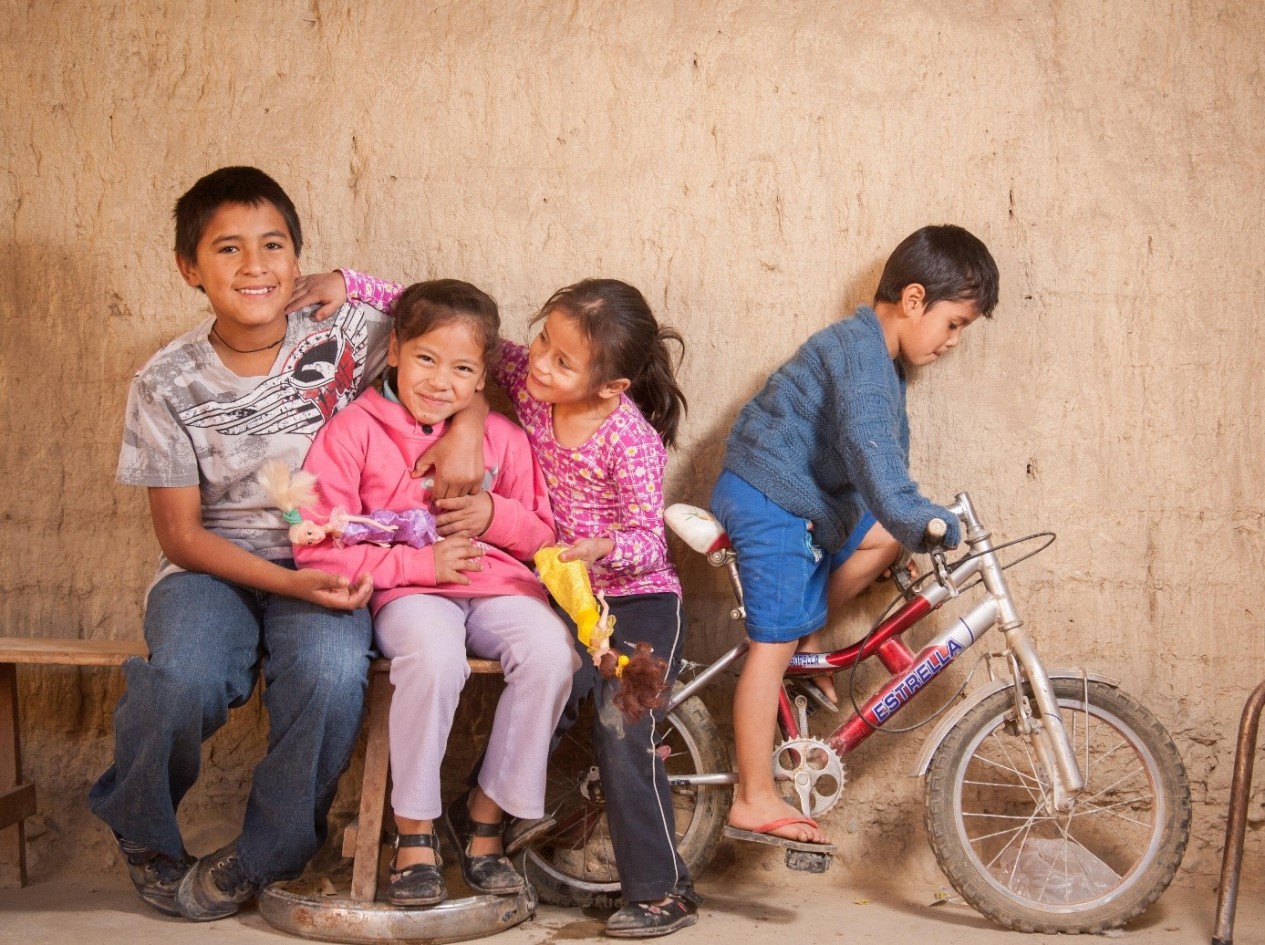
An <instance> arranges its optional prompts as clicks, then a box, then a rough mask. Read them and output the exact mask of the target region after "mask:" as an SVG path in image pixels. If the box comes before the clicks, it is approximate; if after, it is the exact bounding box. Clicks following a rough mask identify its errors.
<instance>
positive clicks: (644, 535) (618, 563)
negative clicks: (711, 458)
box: [342, 269, 681, 596]
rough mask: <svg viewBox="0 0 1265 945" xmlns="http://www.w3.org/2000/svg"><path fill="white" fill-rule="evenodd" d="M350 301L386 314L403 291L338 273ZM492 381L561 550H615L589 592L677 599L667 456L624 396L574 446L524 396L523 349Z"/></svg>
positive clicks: (507, 351) (516, 348) (512, 351)
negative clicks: (544, 489) (603, 544)
mask: <svg viewBox="0 0 1265 945" xmlns="http://www.w3.org/2000/svg"><path fill="white" fill-rule="evenodd" d="M342 274H343V279H344V281H345V282H346V283H347V296H348V298H349V299H354V300H358V301H361V302H365V303H367V304H369V305H372V306H373V307H374V308H376V309H378V310H379V311H382V312H389V311H390V309H391V306H393V305H394V304H395V300H396V299H397V298H398V297H399V295H400V292H401V291H402V287H401V286H399V285H397V284H395V283H392V282H385V281H383V280H381V279H376V278H374V277H372V276H366V275H363V274H361V273H358V272H354V271H352V270H349V269H344V270H342ZM492 373H493V376H494V377H495V378H496V380H497V382H498V383H499V384H500V385H501V386H502V387H504V388H505V390H506V392H507V393H508V394H509V395H510V398H511V400H512V401H513V403H514V409H515V412H516V413H517V414H518V419H519V422H520V423H522V425H523V429H524V430H526V432H527V439H528V440H529V441H530V443H531V446H532V450H533V451H534V452H535V454H536V461H537V462H538V463H539V464H540V468H541V470H542V471H543V472H544V474H545V482H546V484H547V485H548V488H549V501H550V504H551V505H552V506H553V514H554V520H555V522H556V524H557V527H558V537H559V539H560V540H561V541H563V542H564V543H566V544H571V543H573V542H575V541H578V540H580V539H581V538H600V537H606V538H609V539H611V541H613V542H614V543H615V547H614V549H613V550H612V551H611V553H610V554H609V555H607V556H606V557H605V558H602V559H600V560H599V561H598V562H597V563H596V564H594V565H593V567H592V568H591V569H590V576H591V578H592V581H593V589H594V590H596V591H605V592H606V593H607V594H609V595H612V596H614V595H625V594H656V593H663V592H667V593H672V594H677V595H679V594H680V593H681V581H680V579H679V578H678V577H677V573H676V569H675V568H674V567H673V566H672V561H671V559H670V558H669V557H668V545H667V539H666V536H665V534H664V526H663V470H664V467H665V465H666V464H667V458H668V457H667V450H666V449H665V448H664V446H663V441H662V440H661V439H660V438H659V434H658V433H657V432H656V431H655V429H654V427H652V426H651V425H650V424H649V422H648V421H647V420H646V418H645V417H643V416H642V415H641V411H640V410H638V409H637V405H636V404H634V403H633V402H632V400H630V399H629V398H628V397H627V396H621V398H620V404H619V406H618V407H617V408H616V409H615V411H614V412H613V413H612V414H611V415H610V416H609V417H607V418H606V419H605V420H604V421H603V422H602V425H601V426H600V427H598V429H597V432H596V433H594V434H593V435H592V436H591V437H589V438H588V439H587V440H586V441H585V442H584V443H582V444H581V445H579V446H576V447H567V446H563V445H562V444H560V443H559V442H558V441H557V440H556V439H555V438H554V433H553V408H552V405H551V404H548V403H545V402H543V401H539V400H536V399H535V398H534V397H532V396H531V395H530V394H528V393H527V349H526V348H524V347H523V346H522V345H519V344H514V343H513V342H509V341H502V342H501V357H500V363H499V364H498V365H496V367H495V368H494V370H493V372H492Z"/></svg>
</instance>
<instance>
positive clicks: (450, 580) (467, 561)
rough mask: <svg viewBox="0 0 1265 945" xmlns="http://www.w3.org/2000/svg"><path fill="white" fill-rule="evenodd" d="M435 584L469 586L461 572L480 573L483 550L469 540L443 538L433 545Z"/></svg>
mask: <svg viewBox="0 0 1265 945" xmlns="http://www.w3.org/2000/svg"><path fill="white" fill-rule="evenodd" d="M431 548H432V549H434V552H435V583H436V584H469V583H470V579H469V578H468V577H466V576H465V575H464V574H462V572H463V571H482V570H483V563H482V562H481V561H480V560H479V559H480V558H482V557H483V549H482V548H480V547H478V546H477V545H475V544H474V542H472V541H471V540H470V539H469V538H445V539H443V540H441V541H439V542H437V543H435V544H433V545H431Z"/></svg>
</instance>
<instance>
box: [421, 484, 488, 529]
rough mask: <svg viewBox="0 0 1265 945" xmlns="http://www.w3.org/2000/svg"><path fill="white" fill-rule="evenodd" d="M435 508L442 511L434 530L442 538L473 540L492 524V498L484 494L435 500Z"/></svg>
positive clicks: (477, 493) (436, 520)
mask: <svg viewBox="0 0 1265 945" xmlns="http://www.w3.org/2000/svg"><path fill="white" fill-rule="evenodd" d="M435 507H436V508H439V509H443V512H442V514H440V515H437V516H435V528H436V529H437V530H438V531H439V534H440V535H442V536H443V537H444V538H474V537H476V536H478V535H482V534H483V533H484V532H485V531H487V530H488V526H489V525H491V524H492V496H491V495H489V494H488V493H486V492H476V493H475V494H474V495H463V496H453V497H452V498H449V499H436V500H435Z"/></svg>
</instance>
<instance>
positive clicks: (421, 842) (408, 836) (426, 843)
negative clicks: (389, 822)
mask: <svg viewBox="0 0 1265 945" xmlns="http://www.w3.org/2000/svg"><path fill="white" fill-rule="evenodd" d="M392 846H393V847H395V849H397V850H398V849H399V848H400V847H429V848H430V849H432V850H438V849H439V839H438V838H437V837H436V836H435V832H434V831H433V830H432V831H431V832H430V833H397V834H396V835H395V841H394V843H393V844H392Z"/></svg>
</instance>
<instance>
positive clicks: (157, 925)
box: [0, 870, 1265, 945]
mask: <svg viewBox="0 0 1265 945" xmlns="http://www.w3.org/2000/svg"><path fill="white" fill-rule="evenodd" d="M700 891H701V892H703V894H704V895H705V896H706V903H705V904H704V906H703V908H702V910H701V912H700V918H699V922H698V924H697V925H696V926H694V927H693V928H690V929H686V930H684V931H682V932H680V933H678V934H677V935H675V936H673V937H672V939H671V941H672V942H673V943H674V945H689V943H711V945H722V943H723V945H736V943H740V942H743V941H744V938H745V937H750V936H753V935H758V936H761V938H763V937H765V936H777V937H778V938H779V939H780V940H781V941H783V942H791V943H799V942H805V943H809V942H812V943H818V942H820V943H825V945H829V943H832V942H839V943H843V942H847V943H849V945H853V943H876V945H877V943H883V945H888V943H890V942H892V941H904V942H918V941H924V942H934V943H937V945H967V943H970V945H976V943H979V945H1018V943H1025V945H1035V943H1039V942H1040V941H1042V939H1040V938H1037V937H1035V936H1032V935H1024V934H1022V933H1017V932H1008V931H1006V930H1004V929H1001V928H998V927H997V926H995V925H993V924H991V923H990V922H988V921H987V920H985V919H984V918H982V917H981V916H979V915H978V914H977V913H975V912H974V911H972V910H971V909H970V908H968V907H967V906H965V905H964V904H962V903H961V902H960V901H959V900H956V899H954V898H952V897H950V898H948V899H944V893H945V890H943V889H941V888H937V887H934V886H927V885H923V884H913V885H910V884H905V885H897V886H885V885H883V884H882V883H879V882H872V881H870V880H868V879H867V878H865V877H861V876H855V875H854V876H847V875H844V874H843V873H836V872H835V871H833V870H832V871H831V872H829V873H826V874H824V875H810V874H800V873H795V874H791V873H786V872H784V871H781V870H769V871H767V872H761V871H760V870H756V871H751V870H744V871H737V870H726V871H724V872H721V873H719V874H718V875H712V876H709V877H708V879H707V881H705V882H703V883H701V884H700ZM1215 910H1216V893H1215V890H1213V889H1211V888H1210V884H1208V883H1206V882H1203V883H1194V882H1191V881H1190V880H1189V879H1188V880H1187V882H1186V883H1185V884H1184V885H1181V886H1176V887H1174V888H1172V889H1170V890H1169V891H1168V892H1167V893H1165V895H1164V896H1163V897H1162V898H1161V899H1160V901H1159V902H1158V903H1157V904H1156V905H1155V906H1154V907H1152V909H1151V910H1150V911H1149V912H1147V913H1146V914H1145V915H1144V916H1142V917H1141V918H1140V919H1138V920H1136V921H1135V922H1134V923H1132V924H1131V925H1130V926H1129V927H1127V928H1125V929H1123V930H1118V931H1114V932H1111V933H1108V937H1111V938H1120V939H1123V940H1126V941H1132V942H1136V943H1147V945H1149V943H1156V945H1195V943H1207V942H1208V941H1209V940H1210V937H1211V934H1212V926H1213V919H1214V914H1215ZM1238 912H1239V914H1238V917H1237V922H1236V926H1235V936H1234V940H1235V941H1236V942H1240V943H1247V945H1250V943H1262V942H1265V904H1263V903H1262V897H1261V895H1260V890H1259V886H1253V885H1250V884H1249V885H1248V886H1247V888H1246V889H1245V891H1244V892H1243V893H1241V895H1240V899H1239V909H1238ZM604 919H605V913H601V912H596V911H579V910H574V909H558V908H555V907H552V906H541V907H540V908H539V910H538V911H537V914H536V917H535V918H534V919H531V920H529V921H527V922H525V923H523V924H522V925H520V926H518V927H516V928H512V929H509V930H507V931H504V932H501V933H500V934H498V935H497V936H496V937H495V938H496V941H497V942H498V943H501V945H546V943H548V945H553V943H561V942H574V941H588V940H594V941H596V940H599V939H601V938H602V924H603V921H604ZM283 941H300V939H298V938H296V937H294V936H291V935H288V934H286V933H283V932H280V931H277V930H276V929H274V928H273V927H272V926H270V925H269V924H268V923H267V922H266V921H265V920H264V919H263V918H262V917H261V916H260V915H259V913H258V912H257V911H256V910H255V909H254V908H253V907H252V908H249V909H247V911H245V912H243V913H242V914H241V915H239V916H235V917H233V918H230V919H225V920H222V921H220V922H213V923H207V924H204V925H196V924H193V923H188V922H184V921H182V920H178V919H168V918H165V917H163V916H160V915H158V914H157V913H155V912H153V911H151V910H150V909H149V908H148V907H146V906H144V905H143V904H142V903H140V901H139V900H138V899H137V898H136V896H135V895H134V893H133V891H132V888H131V885H130V884H129V883H128V881H127V879H126V877H125V876H124V875H123V873H122V872H121V871H114V872H109V873H103V874H100V875H97V876H93V877H82V876H61V877H54V878H51V879H45V880H41V881H39V882H36V883H34V884H33V885H31V886H28V887H27V888H25V889H20V890H3V891H0V943H4V945H8V943H14V945H18V943H21V945H67V943H83V945H89V943H90V945H159V943H161V945H167V943H171V942H178V943H181V945H184V943H191V945H192V943H200V942H214V943H217V945H255V943H260V945H262V943H281V942H283Z"/></svg>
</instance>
